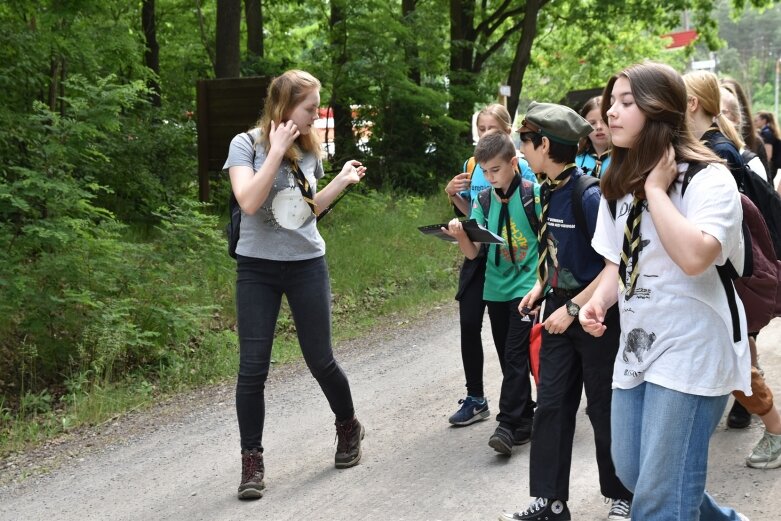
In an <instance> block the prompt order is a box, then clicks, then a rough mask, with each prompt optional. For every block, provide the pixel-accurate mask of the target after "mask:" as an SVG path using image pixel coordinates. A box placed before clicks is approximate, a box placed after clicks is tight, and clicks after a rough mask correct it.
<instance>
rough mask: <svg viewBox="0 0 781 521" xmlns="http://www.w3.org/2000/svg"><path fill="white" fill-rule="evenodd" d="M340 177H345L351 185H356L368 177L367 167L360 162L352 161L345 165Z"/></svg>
mask: <svg viewBox="0 0 781 521" xmlns="http://www.w3.org/2000/svg"><path fill="white" fill-rule="evenodd" d="M339 175H340V176H342V177H344V178H345V180H346V181H347V182H348V183H349V184H355V183H358V182H360V180H361V179H363V177H364V176H365V175H366V167H365V166H363V165H362V164H361V162H360V161H355V160H350V161H347V162H346V163H345V164H344V166H343V167H342V171H341V172H339Z"/></svg>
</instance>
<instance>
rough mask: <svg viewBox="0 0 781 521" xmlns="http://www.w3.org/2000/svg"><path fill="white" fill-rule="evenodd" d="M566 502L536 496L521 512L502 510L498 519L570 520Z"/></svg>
mask: <svg viewBox="0 0 781 521" xmlns="http://www.w3.org/2000/svg"><path fill="white" fill-rule="evenodd" d="M570 520H571V517H570V514H569V508H567V502H566V501H561V500H560V499H545V498H543V497H538V498H537V499H535V500H534V501H532V504H531V505H529V507H528V508H527V509H526V510H524V511H523V512H515V513H510V512H503V513H502V514H501V515H500V516H499V521H570Z"/></svg>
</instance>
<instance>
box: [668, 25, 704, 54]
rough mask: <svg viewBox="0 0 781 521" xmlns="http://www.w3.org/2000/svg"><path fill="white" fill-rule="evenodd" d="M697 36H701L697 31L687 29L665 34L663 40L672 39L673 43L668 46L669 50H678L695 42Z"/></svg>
mask: <svg viewBox="0 0 781 521" xmlns="http://www.w3.org/2000/svg"><path fill="white" fill-rule="evenodd" d="M697 36H699V35H698V34H697V29H687V30H685V31H676V32H674V33H667V34H663V35H662V38H672V40H673V41H672V43H670V44H669V45H668V46H667V48H668V49H677V48H678V47H686V46H687V45H689V44H690V43H692V42H693V41H694V40H696V39H697Z"/></svg>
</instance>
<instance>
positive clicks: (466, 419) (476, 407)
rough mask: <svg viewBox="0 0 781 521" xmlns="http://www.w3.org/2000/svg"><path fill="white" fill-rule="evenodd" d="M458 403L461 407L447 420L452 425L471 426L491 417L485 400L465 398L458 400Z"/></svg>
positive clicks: (471, 397) (472, 397)
mask: <svg viewBox="0 0 781 521" xmlns="http://www.w3.org/2000/svg"><path fill="white" fill-rule="evenodd" d="M458 403H459V405H461V407H460V408H459V409H458V410H457V411H456V412H454V413H453V415H452V416H451V417H450V418H448V420H447V421H449V422H450V423H451V424H453V425H461V426H463V425H471V424H473V423H474V422H476V421H480V420H485V419H486V418H488V417H489V416H490V415H491V412H490V411H489V410H488V400H486V399H485V398H475V397H474V396H467V397H466V398H465V399H463V400H458Z"/></svg>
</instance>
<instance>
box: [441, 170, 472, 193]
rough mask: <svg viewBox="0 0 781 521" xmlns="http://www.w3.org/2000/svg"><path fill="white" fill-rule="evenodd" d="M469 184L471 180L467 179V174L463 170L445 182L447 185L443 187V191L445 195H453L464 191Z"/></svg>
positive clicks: (467, 188)
mask: <svg viewBox="0 0 781 521" xmlns="http://www.w3.org/2000/svg"><path fill="white" fill-rule="evenodd" d="M470 184H471V181H470V180H469V174H468V173H466V172H464V173H461V174H458V175H457V176H455V177H454V178H453V179H451V180H450V181H449V182H448V183H447V186H446V187H445V192H447V195H449V196H450V197H454V196H456V195H458V194H460V193H461V192H465V191H466V190H469V185H470Z"/></svg>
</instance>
